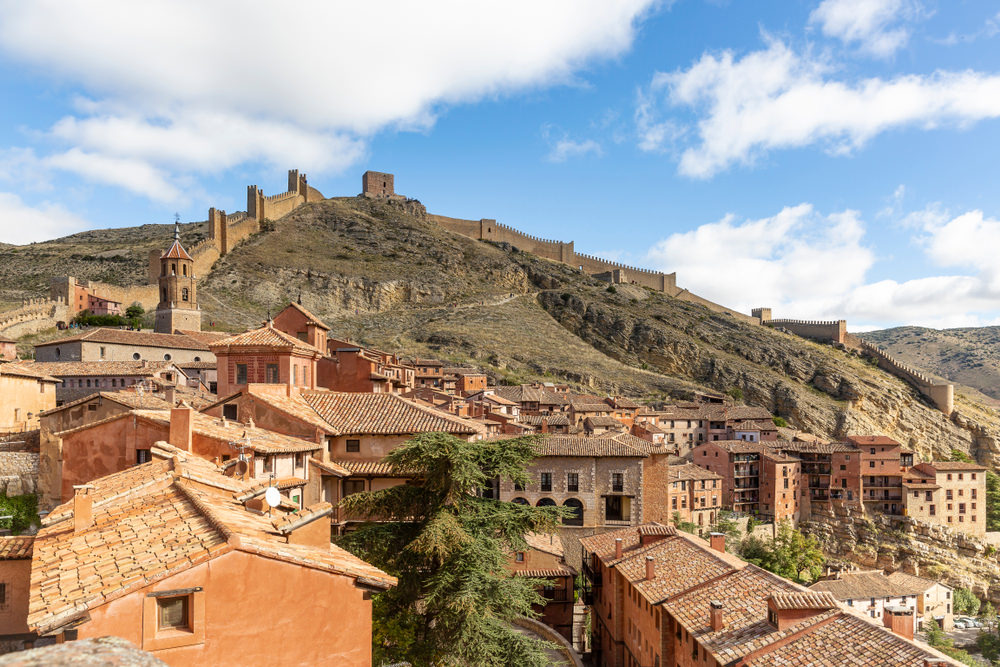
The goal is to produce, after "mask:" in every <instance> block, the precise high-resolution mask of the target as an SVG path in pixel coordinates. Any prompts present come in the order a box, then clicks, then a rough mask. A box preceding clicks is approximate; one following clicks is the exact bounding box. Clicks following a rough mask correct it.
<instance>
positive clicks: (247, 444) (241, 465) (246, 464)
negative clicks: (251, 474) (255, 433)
mask: <svg viewBox="0 0 1000 667" xmlns="http://www.w3.org/2000/svg"><path fill="white" fill-rule="evenodd" d="M229 446H230V447H231V448H232V449H233V450H234V451H235V452H236V461H237V463H236V474H237V475H238V476H239V478H240V479H246V474H247V471H248V470H249V469H250V458H249V457H248V456H247V450H252V449H253V441H252V440H250V433H248V432H247V431H243V437H241V438H240V439H239V440H230V441H229Z"/></svg>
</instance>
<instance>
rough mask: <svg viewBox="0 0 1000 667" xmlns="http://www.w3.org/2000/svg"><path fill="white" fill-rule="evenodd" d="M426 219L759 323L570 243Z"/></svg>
mask: <svg viewBox="0 0 1000 667" xmlns="http://www.w3.org/2000/svg"><path fill="white" fill-rule="evenodd" d="M427 219H428V220H431V221H433V222H436V223H437V224H439V225H441V226H442V227H444V228H445V229H447V230H449V231H452V232H455V233H456V234H461V235H462V236H467V237H469V238H473V239H476V240H477V241H492V242H495V243H510V244H511V245H513V246H515V247H516V248H517V249H518V250H523V251H525V252H530V253H532V254H534V255H538V256H539V257H544V258H546V259H551V260H553V261H556V262H563V263H564V264H569V265H570V266H573V267H576V268H577V269H579V270H580V271H582V272H584V273H587V274H589V275H592V276H594V277H596V278H599V279H601V280H606V281H608V282H610V283H613V284H630V285H639V286H641V287H648V288H649V289H652V290H656V291H657V292H663V293H665V294H668V295H670V296H672V297H674V298H676V299H680V300H681V301H687V302H689V303H694V304H698V305H700V306H704V307H705V308H708V309H709V310H711V311H713V312H716V313H726V314H729V315H732V316H733V317H736V318H737V319H739V320H741V321H743V322H746V323H747V324H757V323H758V320H757V319H755V318H752V317H747V316H746V315H744V314H743V313H740V312H737V311H735V310H732V309H730V308H726V307H725V306H722V305H720V304H717V303H715V302H713V301H709V300H708V299H705V298H702V297H700V296H698V295H697V294H693V293H692V292H690V291H688V290H686V289H681V288H678V287H677V274H676V273H663V272H662V271H654V270H651V269H642V268H639V267H636V266H629V265H627V264H621V263H619V262H614V261H611V260H608V259H604V258H602V257H595V256H593V255H587V254H584V253H579V252H576V250H575V248H574V246H573V241H555V240H552V239H543V238H539V237H537V236H532V235H530V234H525V233H524V232H521V231H519V230H517V229H514V228H513V227H510V226H508V225H505V224H502V223H498V222H497V221H496V220H493V219H490V218H483V219H480V220H465V219H462V218H449V217H447V216H444V215H435V214H433V213H428V214H427Z"/></svg>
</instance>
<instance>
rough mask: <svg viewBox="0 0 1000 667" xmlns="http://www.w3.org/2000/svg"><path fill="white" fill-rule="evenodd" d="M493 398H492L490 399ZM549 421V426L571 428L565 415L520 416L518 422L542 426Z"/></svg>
mask: <svg viewBox="0 0 1000 667" xmlns="http://www.w3.org/2000/svg"><path fill="white" fill-rule="evenodd" d="M490 398H492V397H490ZM546 419H547V420H548V424H549V426H569V417H567V416H566V415H565V414H558V415H548V416H545V415H518V417H517V421H518V423H520V424H529V425H530V426H541V425H542V421H543V420H546Z"/></svg>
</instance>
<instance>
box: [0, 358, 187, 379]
mask: <svg viewBox="0 0 1000 667" xmlns="http://www.w3.org/2000/svg"><path fill="white" fill-rule="evenodd" d="M171 366H173V364H172V363H171V362H169V361H36V362H34V363H32V364H31V367H32V368H34V369H36V370H37V371H38V372H41V373H45V374H47V375H51V376H53V377H58V378H65V377H110V376H115V377H122V376H124V377H153V376H154V375H156V374H157V373H162V372H163V371H164V370H167V369H169V368H170V367H171ZM0 370H3V369H2V368H0Z"/></svg>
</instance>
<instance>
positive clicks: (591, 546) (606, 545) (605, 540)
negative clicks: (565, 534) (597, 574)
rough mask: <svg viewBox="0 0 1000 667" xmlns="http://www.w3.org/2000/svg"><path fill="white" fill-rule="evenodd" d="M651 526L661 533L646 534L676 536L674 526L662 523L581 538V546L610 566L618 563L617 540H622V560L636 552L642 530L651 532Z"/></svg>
mask: <svg viewBox="0 0 1000 667" xmlns="http://www.w3.org/2000/svg"><path fill="white" fill-rule="evenodd" d="M650 526H657V527H659V528H658V530H661V531H662V533H661V532H655V533H646V534H653V535H660V534H662V535H668V536H672V535H676V534H677V529H676V528H674V527H673V526H668V525H665V524H660V523H655V522H653V523H645V524H642V525H641V526H629V527H628V528H620V529H619V530H611V531H608V532H606V533H600V534H599V535H591V536H589V537H581V538H580V545H581V546H582V547H583V548H584V550H585V551H587V552H588V553H594V554H597V557H598V558H600V559H601V561H602V562H604V564H605V565H610V564H613V563H616V562H617V560H616V559H615V540H616V539H619V538H620V539H621V541H622V558H627V557H628V556H629V552H630V551H632V550H634V549H635V548H636V547H638V546H639V537H640V535H641V534H643V533H642V532H641V531H642V530H649V527H650Z"/></svg>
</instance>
